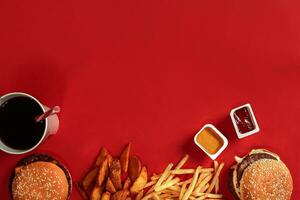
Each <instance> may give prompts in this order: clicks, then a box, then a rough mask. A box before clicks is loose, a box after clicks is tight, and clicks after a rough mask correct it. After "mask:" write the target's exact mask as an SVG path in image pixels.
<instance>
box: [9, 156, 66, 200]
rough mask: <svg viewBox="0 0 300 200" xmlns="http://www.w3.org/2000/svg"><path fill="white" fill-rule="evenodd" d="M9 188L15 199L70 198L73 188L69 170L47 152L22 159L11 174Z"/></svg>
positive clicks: (52, 199)
mask: <svg viewBox="0 0 300 200" xmlns="http://www.w3.org/2000/svg"><path fill="white" fill-rule="evenodd" d="M9 190H10V194H11V198H12V199H13V200H29V199H30V200H68V199H69V198H70V194H71V190H72V180H71V176H70V173H69V171H68V170H67V169H66V168H65V167H64V166H63V165H62V164H61V163H60V162H59V161H57V160H56V159H54V158H52V157H51V156H48V155H46V154H32V155H30V156H28V157H26V158H23V159H22V160H20V161H19V162H18V164H17V166H16V168H15V169H14V171H13V172H12V174H11V177H10V181H9Z"/></svg>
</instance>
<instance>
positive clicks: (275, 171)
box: [240, 159, 293, 200]
mask: <svg viewBox="0 0 300 200" xmlns="http://www.w3.org/2000/svg"><path fill="white" fill-rule="evenodd" d="M292 190H293V181H292V177H291V174H290V172H289V170H288V168H287V167H286V165H285V164H284V163H283V162H282V161H280V160H274V159H261V160H257V161H255V162H253V163H252V164H251V165H250V166H248V167H247V168H246V169H245V171H244V173H243V176H242V178H241V181H240V196H241V199H242V200H257V199H277V200H289V199H290V198H291V194H292Z"/></svg>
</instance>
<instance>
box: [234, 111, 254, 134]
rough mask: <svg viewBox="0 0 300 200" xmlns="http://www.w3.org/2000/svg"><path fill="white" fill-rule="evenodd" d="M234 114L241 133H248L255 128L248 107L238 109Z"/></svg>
mask: <svg viewBox="0 0 300 200" xmlns="http://www.w3.org/2000/svg"><path fill="white" fill-rule="evenodd" d="M233 116H234V120H235V123H236V125H237V127H238V129H239V132H240V133H247V132H249V131H252V130H254V129H255V125H254V122H253V120H252V117H251V113H250V111H249V109H248V108H247V107H243V108H240V109H238V110H236V111H235V112H234V114H233Z"/></svg>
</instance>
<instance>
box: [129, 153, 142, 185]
mask: <svg viewBox="0 0 300 200" xmlns="http://www.w3.org/2000/svg"><path fill="white" fill-rule="evenodd" d="M141 169H142V164H141V161H140V159H139V158H138V157H137V156H130V157H129V163H128V176H129V178H130V179H131V182H134V181H135V179H137V177H138V176H139V174H140V172H141Z"/></svg>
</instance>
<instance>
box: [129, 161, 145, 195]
mask: <svg viewBox="0 0 300 200" xmlns="http://www.w3.org/2000/svg"><path fill="white" fill-rule="evenodd" d="M147 181H148V172H147V168H146V167H145V166H144V167H142V170H141V173H140V175H139V176H138V177H137V179H136V180H135V181H134V182H133V184H132V186H131V188H130V192H131V193H132V194H138V193H139V192H140V191H142V190H143V189H144V187H145V185H146V184H147Z"/></svg>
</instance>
